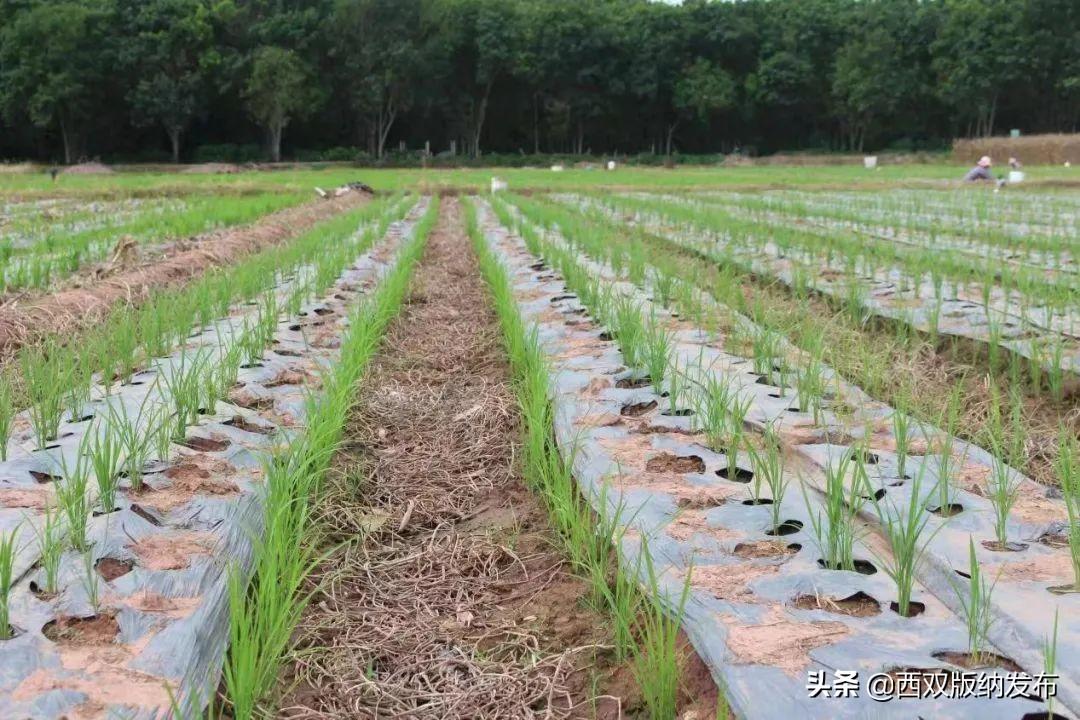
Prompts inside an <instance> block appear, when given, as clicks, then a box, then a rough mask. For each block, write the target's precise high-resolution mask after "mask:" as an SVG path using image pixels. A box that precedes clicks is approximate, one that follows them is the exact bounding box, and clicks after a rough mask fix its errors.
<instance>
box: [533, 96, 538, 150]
mask: <svg viewBox="0 0 1080 720" xmlns="http://www.w3.org/2000/svg"><path fill="white" fill-rule="evenodd" d="M539 154H540V93H533V155H539Z"/></svg>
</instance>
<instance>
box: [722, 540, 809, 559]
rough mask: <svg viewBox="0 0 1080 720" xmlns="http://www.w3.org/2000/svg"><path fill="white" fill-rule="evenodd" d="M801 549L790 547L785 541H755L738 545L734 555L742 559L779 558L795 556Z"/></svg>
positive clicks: (793, 544)
mask: <svg viewBox="0 0 1080 720" xmlns="http://www.w3.org/2000/svg"><path fill="white" fill-rule="evenodd" d="M800 549H802V546H801V545H799V544H796V543H792V544H791V545H789V544H787V543H786V542H784V541H783V540H754V541H753V542H741V543H738V544H736V545H735V549H734V550H732V554H733V555H735V557H741V558H777V557H788V556H791V555H794V554H795V553H797V552H799V550H800Z"/></svg>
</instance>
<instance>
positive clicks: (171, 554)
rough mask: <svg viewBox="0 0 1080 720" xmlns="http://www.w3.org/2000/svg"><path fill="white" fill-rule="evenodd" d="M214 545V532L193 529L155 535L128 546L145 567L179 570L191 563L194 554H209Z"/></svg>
mask: <svg viewBox="0 0 1080 720" xmlns="http://www.w3.org/2000/svg"><path fill="white" fill-rule="evenodd" d="M213 546H214V535H213V533H208V532H195V531H191V532H175V533H168V534H164V535H153V536H150V537H147V538H144V539H142V540H140V541H139V542H136V543H133V544H131V545H129V546H128V547H129V548H131V551H132V552H134V553H135V555H136V556H138V558H139V564H140V565H142V566H143V567H146V568H149V569H150V570H179V569H181V568H186V567H188V566H189V565H191V556H192V555H208V554H209V553H210V551H211V549H212V548H213Z"/></svg>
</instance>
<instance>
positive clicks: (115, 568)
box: [94, 557, 135, 582]
mask: <svg viewBox="0 0 1080 720" xmlns="http://www.w3.org/2000/svg"><path fill="white" fill-rule="evenodd" d="M133 567H135V563H133V562H132V561H130V560H118V559H116V558H111V557H103V558H101V559H100V560H98V561H97V562H96V563H94V568H95V569H96V570H97V572H98V575H100V576H101V577H102V579H104V580H105V582H112V581H113V580H115V579H116V578H118V577H123V576H124V575H127V574H128V573H129V572H131V569H132V568H133Z"/></svg>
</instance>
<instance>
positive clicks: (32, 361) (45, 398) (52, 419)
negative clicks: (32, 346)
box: [20, 343, 67, 449]
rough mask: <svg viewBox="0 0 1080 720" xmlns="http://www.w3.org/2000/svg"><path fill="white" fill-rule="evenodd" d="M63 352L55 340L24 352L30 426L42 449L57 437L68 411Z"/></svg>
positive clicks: (23, 364) (24, 375)
mask: <svg viewBox="0 0 1080 720" xmlns="http://www.w3.org/2000/svg"><path fill="white" fill-rule="evenodd" d="M62 357H63V352H62V350H61V349H60V348H59V347H57V346H56V345H55V344H52V343H50V344H48V345H47V346H46V347H45V348H42V349H40V350H26V351H24V352H23V353H22V354H21V355H20V360H21V364H22V371H23V380H24V382H25V384H26V392H27V395H28V398H29V401H30V408H29V411H30V426H31V427H32V428H33V430H34V437H35V438H36V439H37V444H38V449H44V448H45V447H46V446H47V445H48V444H49V443H50V442H52V441H53V440H55V439H56V435H57V433H58V432H59V430H60V421H61V419H62V418H63V415H64V403H63V388H64V387H66V384H67V378H66V377H65V371H66V367H65V365H66V364H65V363H64V362H63V361H62V359H61V358H62Z"/></svg>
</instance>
